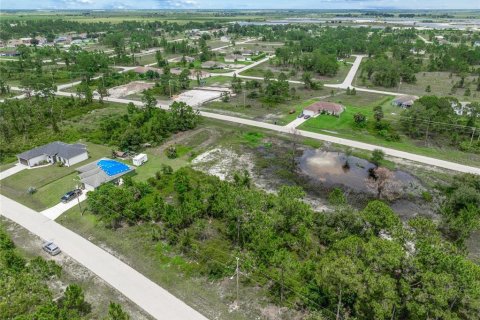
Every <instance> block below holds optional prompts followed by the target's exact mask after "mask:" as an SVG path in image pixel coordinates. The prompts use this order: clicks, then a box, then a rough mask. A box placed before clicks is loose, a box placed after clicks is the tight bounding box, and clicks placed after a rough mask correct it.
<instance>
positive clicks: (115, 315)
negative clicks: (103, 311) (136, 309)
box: [105, 302, 130, 320]
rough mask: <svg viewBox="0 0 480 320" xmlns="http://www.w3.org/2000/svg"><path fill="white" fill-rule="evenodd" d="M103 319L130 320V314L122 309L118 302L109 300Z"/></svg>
mask: <svg viewBox="0 0 480 320" xmlns="http://www.w3.org/2000/svg"><path fill="white" fill-rule="evenodd" d="M105 320H130V316H129V315H128V313H126V312H125V311H123V310H122V306H121V305H120V304H118V303H115V302H110V305H109V306H108V316H107V317H106V318H105Z"/></svg>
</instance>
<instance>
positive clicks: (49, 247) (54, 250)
mask: <svg viewBox="0 0 480 320" xmlns="http://www.w3.org/2000/svg"><path fill="white" fill-rule="evenodd" d="M42 249H43V250H44V251H45V252H47V253H48V254H49V255H51V256H56V255H57V254H59V253H60V252H62V250H60V248H59V247H58V246H57V245H56V244H55V243H53V242H51V241H49V242H45V243H44V244H43V246H42Z"/></svg>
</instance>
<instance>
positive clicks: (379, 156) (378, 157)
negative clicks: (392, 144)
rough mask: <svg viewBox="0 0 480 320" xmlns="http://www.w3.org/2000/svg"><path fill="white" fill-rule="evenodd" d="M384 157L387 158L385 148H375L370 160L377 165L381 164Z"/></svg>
mask: <svg viewBox="0 0 480 320" xmlns="http://www.w3.org/2000/svg"><path fill="white" fill-rule="evenodd" d="M384 158H385V152H383V150H381V149H375V150H373V151H372V156H371V157H370V161H371V162H372V163H373V164H375V165H376V166H379V165H380V163H381V162H382V161H383V159H384Z"/></svg>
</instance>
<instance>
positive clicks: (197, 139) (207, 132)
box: [150, 128, 220, 155]
mask: <svg viewBox="0 0 480 320" xmlns="http://www.w3.org/2000/svg"><path fill="white" fill-rule="evenodd" d="M204 136H205V137H204ZM219 137H220V132H218V131H217V130H214V129H211V128H198V129H195V130H189V131H182V132H178V133H176V134H174V135H173V136H172V137H170V138H169V139H168V140H167V141H165V142H164V143H163V144H162V145H161V146H158V147H156V148H152V149H150V152H151V153H153V154H155V155H162V154H163V153H164V152H165V150H166V149H168V147H170V146H171V145H174V144H182V145H187V146H190V147H192V148H193V149H194V150H202V149H205V148H207V147H209V146H211V145H213V144H214V143H215V141H217V140H218V138H219Z"/></svg>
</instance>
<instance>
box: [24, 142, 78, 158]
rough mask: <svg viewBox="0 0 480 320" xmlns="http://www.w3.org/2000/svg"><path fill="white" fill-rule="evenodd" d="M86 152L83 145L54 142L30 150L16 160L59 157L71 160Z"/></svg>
mask: <svg viewBox="0 0 480 320" xmlns="http://www.w3.org/2000/svg"><path fill="white" fill-rule="evenodd" d="M85 152H87V146H86V145H84V144H80V143H76V144H68V143H65V142H61V141H55V142H52V143H49V144H46V145H44V146H41V147H37V148H35V149H31V150H28V151H25V152H23V153H20V154H19V155H17V157H18V158H22V159H25V160H30V159H33V158H36V157H39V156H43V155H48V156H59V157H61V158H64V159H71V158H73V157H76V156H78V155H80V154H83V153H85Z"/></svg>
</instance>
